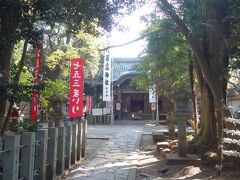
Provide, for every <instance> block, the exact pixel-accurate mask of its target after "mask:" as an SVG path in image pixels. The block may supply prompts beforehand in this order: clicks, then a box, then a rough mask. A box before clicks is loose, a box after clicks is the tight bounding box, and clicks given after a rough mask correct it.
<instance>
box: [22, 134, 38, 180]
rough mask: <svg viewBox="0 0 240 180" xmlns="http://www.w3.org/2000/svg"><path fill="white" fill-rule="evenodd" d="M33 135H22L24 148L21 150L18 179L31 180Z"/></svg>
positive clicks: (33, 151) (33, 150)
mask: <svg viewBox="0 0 240 180" xmlns="http://www.w3.org/2000/svg"><path fill="white" fill-rule="evenodd" d="M35 135H36V134H35V133H33V132H26V133H24V134H23V135H22V146H24V147H23V148H22V150H21V168H20V177H21V178H24V179H26V180H32V179H33V173H34V158H35V157H34V156H35Z"/></svg>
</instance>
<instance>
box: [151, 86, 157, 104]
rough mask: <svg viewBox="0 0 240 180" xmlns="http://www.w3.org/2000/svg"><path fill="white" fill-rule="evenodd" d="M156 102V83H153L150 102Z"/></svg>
mask: <svg viewBox="0 0 240 180" xmlns="http://www.w3.org/2000/svg"><path fill="white" fill-rule="evenodd" d="M155 102H156V85H155V84H153V85H152V86H151V87H150V89H149V103H155Z"/></svg>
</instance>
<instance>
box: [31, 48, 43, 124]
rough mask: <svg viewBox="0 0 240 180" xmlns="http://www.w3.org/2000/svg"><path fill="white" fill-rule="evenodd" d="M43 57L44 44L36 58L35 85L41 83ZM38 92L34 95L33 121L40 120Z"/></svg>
mask: <svg viewBox="0 0 240 180" xmlns="http://www.w3.org/2000/svg"><path fill="white" fill-rule="evenodd" d="M41 56H42V44H38V45H37V48H36V57H35V63H36V65H35V75H34V85H37V84H39V81H40V61H41ZM38 95H39V94H38V91H37V90H36V89H35V90H33V94H32V120H33V121H37V119H38V100H39V99H38Z"/></svg>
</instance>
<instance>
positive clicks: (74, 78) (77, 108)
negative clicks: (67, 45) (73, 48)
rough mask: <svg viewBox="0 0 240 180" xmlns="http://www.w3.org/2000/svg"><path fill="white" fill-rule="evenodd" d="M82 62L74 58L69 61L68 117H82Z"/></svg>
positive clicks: (80, 59)
mask: <svg viewBox="0 0 240 180" xmlns="http://www.w3.org/2000/svg"><path fill="white" fill-rule="evenodd" d="M83 64H84V60H83V59H82V58H76V59H72V60H71V69H70V90H69V105H68V117H69V118H77V117H82V116H83V91H84V82H83V81H84V74H83Z"/></svg>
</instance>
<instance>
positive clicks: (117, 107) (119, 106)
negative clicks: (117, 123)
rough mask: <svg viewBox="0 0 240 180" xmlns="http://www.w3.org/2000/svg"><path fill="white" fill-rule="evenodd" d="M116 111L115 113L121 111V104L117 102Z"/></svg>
mask: <svg viewBox="0 0 240 180" xmlns="http://www.w3.org/2000/svg"><path fill="white" fill-rule="evenodd" d="M116 110H117V111H120V110H121V104H120V103H119V102H118V103H116Z"/></svg>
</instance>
